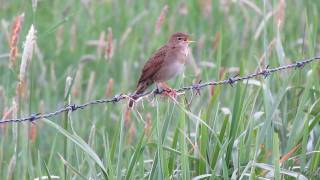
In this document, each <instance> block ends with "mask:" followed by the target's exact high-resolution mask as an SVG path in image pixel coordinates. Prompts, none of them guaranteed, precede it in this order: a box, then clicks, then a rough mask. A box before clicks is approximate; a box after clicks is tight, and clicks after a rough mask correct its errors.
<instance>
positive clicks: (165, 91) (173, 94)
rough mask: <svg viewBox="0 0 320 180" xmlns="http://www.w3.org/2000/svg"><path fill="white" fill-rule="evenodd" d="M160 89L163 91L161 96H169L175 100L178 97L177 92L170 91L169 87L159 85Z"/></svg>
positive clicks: (164, 84) (163, 84) (162, 84)
mask: <svg viewBox="0 0 320 180" xmlns="http://www.w3.org/2000/svg"><path fill="white" fill-rule="evenodd" d="M161 88H162V90H163V95H164V96H169V97H172V98H174V99H176V98H177V96H178V93H177V91H176V90H174V89H172V88H171V87H169V86H168V85H167V84H166V83H161Z"/></svg>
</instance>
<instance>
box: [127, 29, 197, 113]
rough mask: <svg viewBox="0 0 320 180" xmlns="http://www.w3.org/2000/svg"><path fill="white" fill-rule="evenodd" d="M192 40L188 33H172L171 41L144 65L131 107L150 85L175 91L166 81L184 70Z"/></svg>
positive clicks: (130, 101) (130, 103)
mask: <svg viewBox="0 0 320 180" xmlns="http://www.w3.org/2000/svg"><path fill="white" fill-rule="evenodd" d="M191 42H194V41H191V40H190V36H189V35H188V34H187V33H183V32H176V33H174V34H172V35H171V36H170V38H169V41H168V42H167V43H166V44H165V45H163V46H162V47H161V48H159V49H158V50H157V51H156V52H155V53H154V54H153V55H152V56H151V57H150V58H149V60H148V61H147V62H146V63H145V65H144V66H143V69H142V72H141V75H140V78H139V80H138V83H137V87H136V91H135V92H134V95H133V96H132V97H131V99H130V100H129V107H130V108H132V107H133V105H134V102H135V101H136V100H137V99H138V97H137V95H139V94H142V93H143V92H144V91H145V90H146V89H147V88H148V87H149V86H151V85H152V84H154V83H155V84H156V87H157V89H159V87H161V86H162V88H163V89H165V90H166V91H167V92H172V93H175V91H174V90H173V89H171V88H170V87H169V86H168V85H166V83H165V81H168V80H169V79H171V78H173V77H175V76H176V75H178V74H180V73H181V72H183V70H184V65H185V63H186V60H187V58H188V55H189V54H188V53H189V43H191Z"/></svg>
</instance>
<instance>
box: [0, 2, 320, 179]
mask: <svg viewBox="0 0 320 180" xmlns="http://www.w3.org/2000/svg"><path fill="white" fill-rule="evenodd" d="M319 8H320V1H303V0H290V1H289V0H262V1H260V0H235V1H232V0H216V1H210V0H195V1H179V0H178V1H146V0H145V1H142V0H141V1H134V0H120V1H118V0H81V1H75V0H70V1H62V0H55V1H50V0H39V1H36V0H34V1H31V0H28V1H22V0H20V1H19V0H0V21H1V28H0V42H1V43H0V113H1V114H2V117H3V118H4V119H8V118H15V117H26V116H29V115H31V114H33V113H38V112H40V113H44V112H53V111H55V110H56V109H59V108H61V107H63V106H65V105H66V104H69V103H71V104H72V103H76V104H81V103H85V102H87V101H90V100H94V99H101V98H107V97H111V96H113V95H115V94H119V93H129V92H133V91H134V90H135V86H136V82H137V79H138V77H139V75H140V71H141V69H142V67H143V64H144V63H145V62H146V61H147V60H148V58H149V57H150V56H151V55H152V53H154V52H155V51H156V50H157V48H159V47H161V46H162V45H163V44H164V43H166V42H167V40H168V38H169V36H170V35H171V34H172V33H174V32H177V31H182V32H187V33H189V34H190V35H191V37H192V40H195V41H196V43H194V44H192V45H190V49H191V52H192V56H191V58H190V60H189V63H188V65H187V67H186V70H185V72H184V74H183V75H181V76H179V77H177V78H175V79H173V80H170V81H169V84H170V85H171V86H172V87H174V88H179V87H182V86H187V85H191V84H193V83H196V82H198V81H199V80H202V82H207V81H214V80H220V79H226V78H228V77H232V76H235V75H237V74H240V75H246V74H249V73H252V72H256V71H258V70H260V69H263V68H264V67H266V66H267V65H269V66H270V67H276V66H280V65H285V64H289V63H294V62H295V61H297V60H299V59H304V58H309V57H314V56H317V55H319V37H318V34H319V31H320V27H319V19H318V17H319V10H320V9H319ZM23 13H24V18H23V21H22V23H21V24H20V28H21V31H20V32H19V33H17V34H15V35H16V36H18V40H17V43H16V44H15V46H16V47H17V49H18V53H17V56H16V58H14V59H15V63H14V64H12V62H13V61H12V59H11V58H10V51H12V43H11V42H12V39H13V35H14V33H13V32H14V31H13V27H14V24H15V23H14V22H15V19H16V17H18V16H20V15H21V14H23ZM32 24H33V25H34V28H35V30H36V31H37V32H36V34H35V36H36V38H35V42H36V43H35V44H36V45H35V46H34V50H33V56H32V58H31V59H30V60H29V61H28V63H27V64H28V66H27V68H26V79H25V80H24V82H23V85H24V86H23V87H22V86H19V83H20V84H21V81H22V80H21V79H19V74H21V70H20V69H21V67H20V66H21V59H22V54H23V51H24V46H23V44H24V42H25V41H26V36H27V34H28V31H29V29H30V27H31V25H32ZM68 77H69V78H68ZM319 77H320V69H319V63H318V62H315V63H312V64H311V65H306V67H304V68H303V69H295V70H288V71H283V72H280V73H277V74H274V75H272V76H269V77H268V78H266V79H263V78H260V79H255V80H250V81H248V82H244V83H243V82H241V83H237V84H235V85H233V86H221V87H218V86H217V87H210V88H206V89H203V90H202V91H201V95H200V96H195V95H194V92H186V94H185V95H181V96H179V98H178V100H177V101H178V102H177V103H174V102H173V101H172V100H170V99H169V98H164V97H156V98H153V97H149V98H147V99H144V100H143V101H139V103H138V104H137V105H136V107H135V109H134V110H133V111H132V112H128V111H127V110H126V107H127V101H122V102H120V103H116V104H106V105H96V106H90V107H88V108H86V109H83V110H78V111H75V112H73V113H70V114H62V115H59V116H55V117H54V118H50V119H42V120H39V121H37V122H35V123H27V122H25V123H19V124H3V125H1V126H0V133H1V137H0V179H35V178H41V177H42V178H45V177H48V176H49V177H51V178H52V179H55V178H57V177H60V179H106V178H108V179H124V178H125V179H143V178H144V179H191V178H195V179H219V178H223V179H229V178H233V179H249V178H251V179H256V178H270V179H280V178H282V179H296V178H300V179H303V178H310V179H312V178H316V177H318V176H319V170H320V169H319V163H320V154H319V149H320V139H319V133H320V132H319V131H320V127H319V124H318V122H319V121H320V108H319V107H320V103H319V101H320V91H319V89H320V82H319ZM67 79H69V80H67ZM70 80H71V81H70ZM66 81H68V82H67V83H66ZM68 83H69V85H68ZM66 84H67V85H66ZM19 87H20V88H19ZM69 89H70V91H69ZM68 92H69V93H68Z"/></svg>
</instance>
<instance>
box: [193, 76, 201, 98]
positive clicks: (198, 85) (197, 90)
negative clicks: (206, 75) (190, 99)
mask: <svg viewBox="0 0 320 180" xmlns="http://www.w3.org/2000/svg"><path fill="white" fill-rule="evenodd" d="M200 83H201V80H200V81H199V82H198V83H196V84H194V85H192V89H193V90H195V91H196V95H199V96H200V89H201V84H200Z"/></svg>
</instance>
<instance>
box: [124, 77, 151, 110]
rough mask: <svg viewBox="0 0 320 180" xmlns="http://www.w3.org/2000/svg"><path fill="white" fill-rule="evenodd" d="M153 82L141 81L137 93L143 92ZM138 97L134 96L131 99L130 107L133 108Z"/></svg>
mask: <svg viewBox="0 0 320 180" xmlns="http://www.w3.org/2000/svg"><path fill="white" fill-rule="evenodd" d="M151 84H152V82H151V81H144V82H140V83H139V84H138V87H137V90H136V91H135V93H134V94H135V95H138V94H142V93H143V92H144V91H145V90H146V89H147V88H148V87H149V86H150V85H151ZM137 99H138V97H134V96H133V97H132V99H130V101H129V108H132V107H133V104H134V101H135V100H137Z"/></svg>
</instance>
